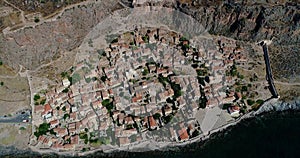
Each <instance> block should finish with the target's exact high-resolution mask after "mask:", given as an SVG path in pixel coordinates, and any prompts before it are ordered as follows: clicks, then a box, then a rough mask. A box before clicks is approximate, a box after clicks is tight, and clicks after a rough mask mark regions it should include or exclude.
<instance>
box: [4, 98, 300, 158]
mask: <svg viewBox="0 0 300 158" xmlns="http://www.w3.org/2000/svg"><path fill="white" fill-rule="evenodd" d="M299 110H300V99H295V100H294V101H291V102H283V101H280V100H278V99H270V100H268V101H266V102H265V103H264V104H263V105H262V106H261V107H260V108H259V109H258V110H257V111H252V112H249V113H247V114H245V115H243V116H241V117H240V118H238V119H236V120H235V121H234V122H232V123H229V124H226V125H224V126H221V127H220V128H217V129H214V130H212V131H210V132H209V133H208V134H207V135H204V134H200V135H199V136H197V137H194V138H192V139H190V140H188V141H185V142H155V141H152V140H145V141H142V142H137V143H135V144H131V145H128V146H124V147H119V148H112V147H109V146H105V147H104V148H106V149H103V148H101V149H96V150H91V151H87V152H84V153H76V154H75V153H74V152H58V151H53V150H38V149H33V148H29V149H25V150H22V149H17V148H15V147H13V146H9V147H5V146H1V147H0V151H1V154H0V156H21V155H22V156H24V154H25V155H27V154H28V155H31V156H39V155H53V156H67V157H72V156H87V157H88V156H91V155H94V154H96V155H99V156H107V155H115V154H116V153H124V152H152V151H172V150H176V148H181V147H183V146H187V145H190V144H194V143H201V144H204V143H205V142H207V141H209V140H210V139H211V137H213V136H214V135H217V134H218V133H223V132H226V131H227V130H228V128H231V127H234V126H236V125H238V124H239V123H240V122H241V121H242V120H247V119H251V118H254V117H256V116H263V115H267V114H269V113H273V112H284V111H299Z"/></svg>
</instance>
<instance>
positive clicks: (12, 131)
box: [0, 123, 31, 149]
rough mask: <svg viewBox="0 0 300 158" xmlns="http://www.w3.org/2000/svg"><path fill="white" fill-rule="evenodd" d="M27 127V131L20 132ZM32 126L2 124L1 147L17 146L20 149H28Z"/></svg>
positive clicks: (0, 131) (0, 133)
mask: <svg viewBox="0 0 300 158" xmlns="http://www.w3.org/2000/svg"><path fill="white" fill-rule="evenodd" d="M20 127H25V128H26V129H25V130H20ZM30 135H31V126H30V125H25V124H22V123H21V124H5V123H2V124H0V145H4V146H15V147H16V148H19V149H27V148H28V140H29V136H30Z"/></svg>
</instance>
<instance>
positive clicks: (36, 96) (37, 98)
mask: <svg viewBox="0 0 300 158" xmlns="http://www.w3.org/2000/svg"><path fill="white" fill-rule="evenodd" d="M40 98H41V97H40V95H38V94H36V95H34V97H33V100H34V101H37V100H39V99H40Z"/></svg>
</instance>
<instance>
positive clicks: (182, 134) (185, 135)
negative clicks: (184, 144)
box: [178, 128, 189, 140]
mask: <svg viewBox="0 0 300 158" xmlns="http://www.w3.org/2000/svg"><path fill="white" fill-rule="evenodd" d="M178 134H179V137H180V140H187V139H189V135H188V133H187V131H186V129H184V128H182V129H181V130H179V131H178Z"/></svg>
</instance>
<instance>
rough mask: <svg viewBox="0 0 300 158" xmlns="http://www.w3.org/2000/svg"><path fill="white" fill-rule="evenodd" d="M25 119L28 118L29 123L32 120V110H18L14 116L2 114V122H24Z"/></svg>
mask: <svg viewBox="0 0 300 158" xmlns="http://www.w3.org/2000/svg"><path fill="white" fill-rule="evenodd" d="M23 120H28V122H27V123H30V122H31V111H30V110H23V111H20V112H17V113H16V114H14V115H13V116H0V123H23Z"/></svg>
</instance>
